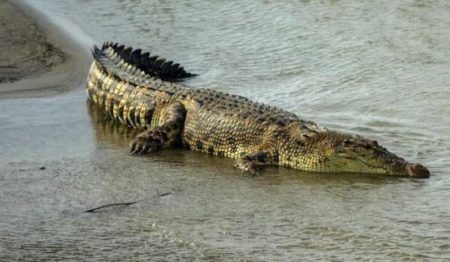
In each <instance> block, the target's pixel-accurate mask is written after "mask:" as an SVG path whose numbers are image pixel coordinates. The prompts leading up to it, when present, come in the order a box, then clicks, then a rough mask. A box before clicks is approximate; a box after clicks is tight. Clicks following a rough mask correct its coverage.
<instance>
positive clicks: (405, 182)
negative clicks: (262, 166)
mask: <svg viewBox="0 0 450 262" xmlns="http://www.w3.org/2000/svg"><path fill="white" fill-rule="evenodd" d="M29 2H32V1H29ZM31 4H32V5H34V6H35V7H36V8H38V9H39V10H40V11H41V12H44V13H47V14H49V15H50V14H51V16H52V17H53V18H52V19H54V21H57V22H58V24H59V25H61V26H63V27H67V30H68V31H69V32H76V33H74V34H76V35H77V36H79V38H80V42H82V43H88V44H93V43H101V42H102V41H106V40H111V41H120V42H123V43H125V44H131V45H133V46H138V47H141V48H144V49H148V50H151V51H153V52H155V53H156V54H159V55H162V56H164V57H167V58H170V59H174V60H176V61H177V62H179V63H181V64H182V65H184V66H185V68H186V69H188V70H190V71H192V72H195V73H198V74H199V77H197V78H195V79H192V80H189V82H188V84H189V85H192V86H198V87H213V88H216V89H218V90H221V91H225V92H230V93H235V94H240V95H244V96H247V97H250V98H252V99H254V100H257V101H260V102H266V103H270V104H273V105H277V106H280V107H282V108H285V109H287V110H290V111H292V112H295V113H297V114H299V115H300V116H302V117H303V118H306V119H310V120H314V121H316V122H317V123H318V124H320V125H323V126H327V127H330V128H333V129H337V130H342V131H347V132H354V133H358V134H362V135H365V136H368V137H371V138H374V139H377V140H379V141H380V143H382V144H383V145H385V146H386V147H388V148H389V149H391V151H393V152H395V153H397V154H399V155H401V156H404V157H405V158H407V159H409V160H412V161H417V162H421V163H423V164H424V165H426V166H427V167H429V169H430V171H431V172H432V177H431V178H430V179H428V180H415V179H399V178H386V177H376V176H368V175H345V174H342V175H324V174H308V173H304V172H298V171H293V170H288V169H282V168H281V169H278V168H269V169H267V170H266V171H265V172H264V175H263V176H261V177H249V176H243V175H241V174H240V173H239V172H238V171H237V170H234V169H233V168H231V166H232V161H231V160H228V159H221V158H217V157H210V156H207V155H202V154H199V153H194V152H186V151H182V150H167V151H163V152H159V153H156V154H154V155H151V156H148V157H132V156H129V155H127V153H126V145H127V143H128V141H129V139H130V138H131V137H133V135H135V134H134V133H133V131H131V130H127V129H125V128H123V127H120V126H115V125H114V124H112V123H110V122H109V121H107V120H105V119H104V117H102V115H101V114H98V112H96V111H95V110H92V109H91V108H90V107H89V106H88V104H86V96H85V93H84V91H83V90H82V87H79V88H77V89H76V90H74V91H72V92H70V93H67V94H64V95H60V96H56V97H50V98H35V99H14V100H1V101H0V111H1V112H2V114H1V119H0V146H1V152H0V161H1V162H0V165H1V168H2V170H4V171H2V174H1V175H0V181H1V183H0V207H1V212H0V258H2V259H14V258H18V259H23V258H27V259H30V260H35V259H55V260H56V259H60V258H73V259H92V260H105V259H107V260H123V259H129V260H143V261H147V260H149V259H150V258H151V259H153V260H181V259H184V260H188V261H190V260H209V261H216V260H232V259H236V260H238V259H248V260H257V261H258V260H266V261H267V260H280V261H287V260H296V259H298V258H303V259H306V260H355V259H368V260H382V259H383V260H386V259H387V260H420V261H421V260H445V259H446V258H447V259H448V258H450V244H449V243H450V220H449V217H450V201H449V199H450V193H449V192H450V176H449V172H448V170H449V169H448V167H447V165H446V164H448V163H449V162H450V157H449V155H450V140H449V133H450V118H449V115H450V93H449V91H448V90H449V89H448V85H449V83H450V56H449V55H448V54H449V53H450V37H449V36H450V29H449V28H450V16H449V15H448V14H449V12H450V4H449V3H448V2H447V1H434V2H433V3H431V2H426V1H359V3H353V2H352V3H351V4H350V2H348V1H321V3H314V2H313V1H283V3H280V2H277V1H245V3H244V2H242V1H209V2H207V3H205V2H204V1H183V2H180V1H131V0H130V1H119V0H116V1H106V0H105V1H100V0H98V1H82V0H78V1H67V0H66V1H57V2H55V1H50V0H41V1H39V2H37V1H34V2H33V3H31ZM79 32H82V33H79ZM86 48H88V47H86ZM86 70H87V69H86ZM41 167H45V169H43V170H42V169H41ZM129 201H136V202H137V203H136V204H134V205H131V206H127V207H120V206H119V207H111V208H105V209H103V210H99V211H98V212H96V213H84V212H83V211H84V210H86V209H89V208H93V207H97V206H101V205H104V204H109V203H118V202H129Z"/></svg>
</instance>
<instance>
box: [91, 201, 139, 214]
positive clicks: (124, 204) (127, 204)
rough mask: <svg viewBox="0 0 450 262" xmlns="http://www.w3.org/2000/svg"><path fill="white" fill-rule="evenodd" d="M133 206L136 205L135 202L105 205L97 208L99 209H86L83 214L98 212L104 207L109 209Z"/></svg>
mask: <svg viewBox="0 0 450 262" xmlns="http://www.w3.org/2000/svg"><path fill="white" fill-rule="evenodd" d="M133 204H136V202H125V203H114V204H107V205H104V206H99V207H96V208H92V209H88V210H86V211H84V212H87V213H93V212H94V211H96V210H99V209H101V208H105V207H111V206H129V205H133Z"/></svg>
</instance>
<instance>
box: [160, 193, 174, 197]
mask: <svg viewBox="0 0 450 262" xmlns="http://www.w3.org/2000/svg"><path fill="white" fill-rule="evenodd" d="M170 194H172V193H170V192H167V193H162V194H159V196H160V197H163V196H168V195H170Z"/></svg>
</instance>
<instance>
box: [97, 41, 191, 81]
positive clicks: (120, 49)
mask: <svg viewBox="0 0 450 262" xmlns="http://www.w3.org/2000/svg"><path fill="white" fill-rule="evenodd" d="M94 49H96V47H94ZM98 51H100V52H102V53H104V54H106V55H107V56H108V57H109V58H111V59H113V60H114V61H115V63H121V61H122V60H123V61H122V63H125V64H128V65H125V66H124V65H121V66H122V67H126V66H131V67H135V68H136V69H139V70H134V72H136V71H137V72H138V73H142V72H143V73H145V74H147V75H149V76H151V77H155V78H159V79H161V80H164V81H169V82H176V81H180V80H182V79H184V78H188V77H193V76H196V74H191V73H189V72H186V71H185V70H184V68H183V67H182V66H180V64H178V63H174V62H173V61H167V60H166V59H165V58H161V57H158V56H150V53H148V52H145V53H143V52H142V50H141V49H133V48H132V47H125V46H124V45H119V43H112V42H105V43H103V46H102V48H101V50H98ZM128 69H130V68H128ZM129 71H133V70H132V69H131V70H129Z"/></svg>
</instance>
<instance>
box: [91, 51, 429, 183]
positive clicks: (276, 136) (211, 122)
mask: <svg viewBox="0 0 450 262" xmlns="http://www.w3.org/2000/svg"><path fill="white" fill-rule="evenodd" d="M93 56H94V61H93V63H92V66H91V68H90V70H89V75H88V79H87V81H88V84H87V92H88V95H89V98H90V100H91V101H92V102H93V103H95V104H97V105H98V107H100V108H102V109H103V110H104V111H105V112H106V113H107V114H108V115H110V116H111V118H113V119H114V120H116V121H120V122H121V123H123V124H124V125H128V126H130V127H133V128H138V129H142V133H141V134H139V135H138V136H137V137H136V138H135V139H133V140H132V141H131V142H130V152H131V153H132V154H145V153H150V152H153V151H156V150H159V149H161V148H164V147H169V146H183V147H186V148H189V149H191V150H195V151H201V152H205V153H208V154H213V155H217V156H224V157H229V158H234V159H237V160H238V161H237V164H236V166H237V167H239V168H241V169H243V170H245V171H251V172H252V171H254V170H255V168H256V167H258V166H262V165H279V166H286V167H292V168H296V169H301V170H307V171H318V172H362V173H383V174H396V175H411V176H421V177H424V176H428V175H429V172H428V170H426V168H425V167H423V166H421V165H420V164H410V163H407V162H406V161H405V160H403V159H402V158H399V157H397V156H395V155H394V154H392V153H390V152H389V151H387V150H386V149H385V148H383V147H381V146H379V145H378V143H377V142H376V141H373V140H369V139H365V138H362V137H360V136H356V135H348V134H342V133H338V132H332V131H328V130H326V129H323V128H319V127H318V126H317V125H316V124H314V123H313V122H311V121H304V120H302V119H300V118H299V117H297V116H296V115H295V114H293V113H289V112H287V111H284V110H281V109H279V108H276V107H271V106H269V105H265V104H261V103H256V102H253V101H250V100H249V99H247V98H245V97H241V96H238V95H230V94H226V93H222V92H218V91H215V90H211V89H194V88H189V87H187V86H184V85H181V84H179V81H180V80H181V79H183V78H186V77H191V76H193V75H192V74H190V73H187V72H186V71H185V70H184V69H183V67H181V66H180V65H179V64H174V63H173V62H171V61H166V60H165V59H162V58H159V57H157V56H150V55H149V53H142V51H141V50H140V49H136V50H133V49H132V48H125V47H124V46H119V45H118V44H113V43H105V44H103V47H102V48H101V49H99V48H97V47H95V46H94V49H93Z"/></svg>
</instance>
